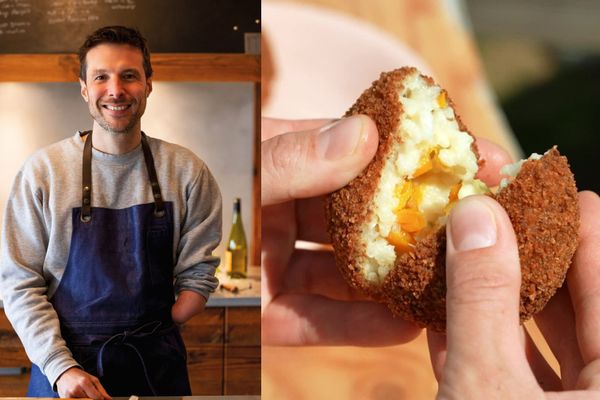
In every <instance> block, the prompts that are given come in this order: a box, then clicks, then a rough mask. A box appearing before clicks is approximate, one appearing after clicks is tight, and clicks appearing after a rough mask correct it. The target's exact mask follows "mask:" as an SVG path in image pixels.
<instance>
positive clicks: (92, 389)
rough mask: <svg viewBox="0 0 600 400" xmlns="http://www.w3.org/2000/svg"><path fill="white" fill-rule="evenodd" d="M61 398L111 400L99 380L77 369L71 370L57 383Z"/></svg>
mask: <svg viewBox="0 0 600 400" xmlns="http://www.w3.org/2000/svg"><path fill="white" fill-rule="evenodd" d="M56 388H57V389H58V395H59V396H60V397H63V398H64V397H71V398H75V397H89V398H90V399H94V400H111V397H110V396H109V395H108V393H106V390H104V388H103V387H102V384H100V381H99V380H98V378H96V377H95V376H93V375H90V374H88V373H87V372H85V371H83V370H81V369H79V368H77V367H73V368H69V369H68V370H66V371H65V372H63V374H62V375H61V376H60V377H59V378H58V380H57V381H56Z"/></svg>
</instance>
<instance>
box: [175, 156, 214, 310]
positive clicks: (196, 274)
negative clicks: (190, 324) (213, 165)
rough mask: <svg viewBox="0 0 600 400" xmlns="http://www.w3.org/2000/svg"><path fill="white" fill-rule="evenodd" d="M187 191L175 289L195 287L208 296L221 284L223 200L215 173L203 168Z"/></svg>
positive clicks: (193, 289) (176, 290) (197, 290)
mask: <svg viewBox="0 0 600 400" xmlns="http://www.w3.org/2000/svg"><path fill="white" fill-rule="evenodd" d="M186 195H187V209H186V214H185V219H184V223H183V224H182V227H181V236H180V240H179V244H178V248H177V262H176V265H175V292H176V293H179V292H180V291H182V290H192V291H195V292H197V293H199V294H201V295H202V296H204V297H205V298H206V299H208V297H209V295H210V293H212V292H214V291H215V289H216V288H217V286H218V285H219V280H218V279H217V278H216V277H215V271H216V268H217V266H218V265H219V257H216V256H214V255H213V251H214V249H215V248H216V247H217V246H218V245H219V243H220V242H221V235H222V223H223V222H222V200H221V192H220V190H219V186H218V185H217V182H216V181H215V179H214V177H213V176H212V174H211V173H210V171H209V170H208V168H207V167H206V165H204V164H202V168H201V169H200V172H199V174H198V176H197V177H196V179H195V181H194V182H193V184H192V185H191V186H190V189H189V191H188V193H187V194H186Z"/></svg>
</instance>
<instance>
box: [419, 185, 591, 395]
mask: <svg viewBox="0 0 600 400" xmlns="http://www.w3.org/2000/svg"><path fill="white" fill-rule="evenodd" d="M579 204H580V208H581V229H580V244H579V247H578V249H577V252H576V254H575V257H574V262H573V265H572V267H571V269H570V270H569V272H568V274H567V285H565V286H563V287H562V288H561V289H559V291H558V292H557V294H556V295H555V296H554V297H553V298H552V299H551V300H550V302H549V303H548V305H547V306H546V308H545V309H544V310H543V311H542V312H541V313H540V314H538V315H537V316H536V322H537V323H538V326H539V328H540V330H541V332H542V333H543V334H544V337H545V338H546V340H547V342H548V344H549V346H550V348H551V349H552V351H553V353H554V354H555V355H556V357H557V359H558V361H559V363H560V366H561V377H560V378H559V377H558V376H556V374H554V372H552V370H551V369H550V368H549V367H548V366H547V365H546V366H545V367H544V366H541V365H540V362H541V361H543V359H540V358H539V357H538V359H537V360H535V361H534V362H533V363H532V362H531V361H532V360H531V357H528V356H530V354H527V353H528V352H527V351H526V347H527V344H526V338H525V337H524V335H523V331H522V328H521V327H520V325H519V289H520V283H521V270H520V264H519V254H518V247H517V242H516V238H515V234H514V231H513V229H512V225H511V223H510V220H509V219H508V216H507V215H506V212H505V211H504V210H503V209H502V207H501V206H500V205H499V204H498V203H496V202H495V201H494V200H492V199H491V198H489V197H484V196H473V197H468V198H466V199H463V200H461V201H460V202H458V203H457V205H456V206H455V207H454V209H453V210H452V212H451V213H450V217H449V222H448V225H447V230H446V235H447V239H448V240H447V243H448V245H447V254H446V271H447V272H446V280H447V287H448V292H447V297H446V300H447V305H446V308H447V336H444V335H442V334H437V333H431V332H430V333H429V344H430V350H431V353H432V363H433V367H434V371H435V373H436V377H437V378H438V380H439V381H440V385H439V394H438V398H440V399H483V398H486V399H489V398H493V399H540V398H553V399H554V398H561V399H562V398H565V399H575V398H577V399H583V398H586V399H588V398H600V391H599V390H600V339H599V336H598V331H599V329H600V322H599V321H600V320H599V318H598V315H600V278H599V276H600V274H599V272H600V248H599V247H598V243H599V241H600V222H599V221H600V199H599V198H598V196H597V195H596V194H594V193H591V192H582V193H580V196H579ZM528 358H529V360H528ZM534 358H535V357H534ZM544 362H545V361H544ZM544 390H553V391H561V390H572V391H571V392H563V393H544ZM584 390H586V391H597V392H594V394H592V393H590V392H585V393H584V392H583V391H584ZM592 396H595V397H592Z"/></svg>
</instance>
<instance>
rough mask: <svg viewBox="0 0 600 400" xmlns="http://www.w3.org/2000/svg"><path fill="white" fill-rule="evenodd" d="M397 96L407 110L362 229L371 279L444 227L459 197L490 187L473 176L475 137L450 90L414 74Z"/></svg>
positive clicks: (379, 278)
mask: <svg viewBox="0 0 600 400" xmlns="http://www.w3.org/2000/svg"><path fill="white" fill-rule="evenodd" d="M398 96H399V99H400V102H401V103H402V106H403V109H404V112H403V114H402V116H401V117H400V118H401V120H400V124H399V129H398V131H397V132H394V133H393V135H394V136H395V137H397V138H399V140H397V142H398V144H397V145H394V146H393V149H392V150H391V151H390V153H389V154H388V158H387V159H386V160H385V163H384V167H383V171H382V176H381V180H380V183H379V187H378V189H377V192H376V193H375V198H374V209H373V213H372V217H371V219H370V220H369V221H368V222H367V223H366V224H365V226H364V227H363V231H362V238H363V240H364V242H365V246H366V249H367V251H366V258H365V260H364V261H363V263H362V265H363V273H364V275H365V278H366V279H367V280H368V281H371V282H380V281H382V280H383V279H384V278H385V276H386V275H387V274H388V273H389V271H390V270H391V269H392V268H393V266H394V262H395V261H396V257H399V256H400V255H402V254H404V253H408V252H411V251H413V250H414V247H415V244H416V243H417V241H419V240H421V239H422V238H423V237H425V236H426V235H427V234H429V233H431V232H433V231H435V230H436V229H438V228H439V227H440V226H442V225H444V224H445V223H446V219H447V216H448V213H449V212H450V209H451V208H452V205H453V204H454V202H455V201H457V200H458V199H462V198H463V197H466V196H469V195H472V194H482V193H486V192H488V191H489V190H488V188H487V186H486V185H485V184H484V183H483V182H481V181H479V180H477V179H475V175H476V173H477V170H478V165H477V158H476V157H475V154H474V153H473V151H472V150H471V145H472V143H473V137H472V136H471V135H469V134H468V133H467V132H462V131H461V130H460V128H459V126H458V123H457V121H456V116H455V115H454V111H453V110H452V108H450V107H449V106H448V104H447V101H446V93H445V92H444V91H443V90H442V89H441V88H440V87H438V86H432V85H429V84H428V83H427V82H426V81H425V80H424V79H423V78H422V77H421V76H420V75H419V74H418V73H414V74H413V75H412V76H409V77H407V78H405V79H404V80H403V85H402V87H398Z"/></svg>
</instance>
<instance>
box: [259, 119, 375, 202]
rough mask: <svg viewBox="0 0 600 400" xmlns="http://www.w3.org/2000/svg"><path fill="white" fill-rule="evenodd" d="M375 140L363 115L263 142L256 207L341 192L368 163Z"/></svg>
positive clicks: (370, 127)
mask: <svg viewBox="0 0 600 400" xmlns="http://www.w3.org/2000/svg"><path fill="white" fill-rule="evenodd" d="M267 136H269V135H267ZM377 142H378V136H377V128H376V126H375V123H374V122H373V121H372V120H371V119H370V118H369V117H367V116H364V115H355V116H352V117H348V118H343V119H341V120H339V121H336V122H334V123H332V124H329V125H326V126H324V127H322V128H317V129H312V130H307V131H303V132H290V133H284V134H282V135H278V136H274V137H272V138H270V139H268V140H265V141H263V142H262V145H261V194H262V205H263V206H265V205H270V204H276V203H281V202H284V201H288V200H292V199H298V198H305V197H313V196H318V195H322V194H326V193H330V192H333V191H334V190H337V189H339V188H341V187H342V186H344V185H346V184H347V183H348V182H349V181H350V180H352V179H353V178H355V177H356V176H357V175H358V174H359V173H360V172H361V171H362V170H363V169H364V168H365V167H366V166H367V164H368V163H369V161H371V158H373V155H374V154H375V151H376V150H377Z"/></svg>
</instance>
